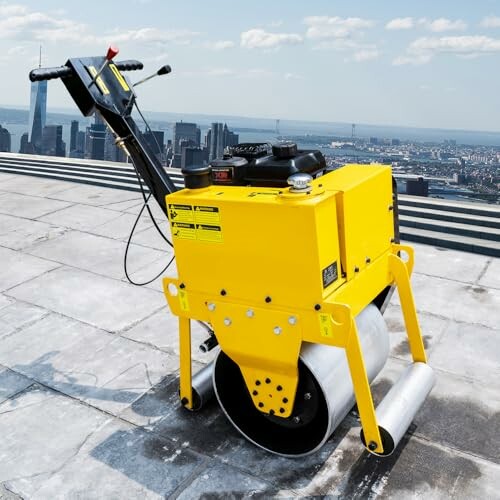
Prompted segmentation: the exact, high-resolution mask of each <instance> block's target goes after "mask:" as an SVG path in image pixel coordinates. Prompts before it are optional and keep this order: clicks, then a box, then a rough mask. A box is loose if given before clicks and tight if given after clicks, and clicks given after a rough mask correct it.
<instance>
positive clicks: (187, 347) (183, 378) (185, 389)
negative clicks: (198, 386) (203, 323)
mask: <svg viewBox="0 0 500 500" xmlns="http://www.w3.org/2000/svg"><path fill="white" fill-rule="evenodd" d="M179 351H180V356H179V358H180V367H179V371H180V391H179V392H180V398H181V403H182V404H183V406H185V407H186V408H187V409H189V410H192V409H193V387H192V378H191V320H190V319H189V318H183V317H182V316H179Z"/></svg>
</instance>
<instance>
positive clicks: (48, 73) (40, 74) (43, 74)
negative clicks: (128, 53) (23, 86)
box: [29, 60, 144, 82]
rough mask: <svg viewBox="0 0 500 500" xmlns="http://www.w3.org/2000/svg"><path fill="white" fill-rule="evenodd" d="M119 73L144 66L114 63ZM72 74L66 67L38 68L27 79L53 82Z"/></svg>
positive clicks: (131, 62)
mask: <svg viewBox="0 0 500 500" xmlns="http://www.w3.org/2000/svg"><path fill="white" fill-rule="evenodd" d="M115 66H116V67H117V68H118V69H119V70H120V71H135V70H138V69H142V68H143V67H144V65H143V64H142V63H141V62H140V61H134V60H129V61H120V62H117V63H115ZM72 74H73V70H72V69H71V68H69V67H68V66H57V67H55V68H38V69H33V70H31V71H30V74H29V78H30V81H32V82H39V81H42V80H53V79H54V78H67V77H68V76H71V75H72Z"/></svg>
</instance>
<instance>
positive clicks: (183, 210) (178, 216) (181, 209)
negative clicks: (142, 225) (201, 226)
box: [168, 203, 194, 222]
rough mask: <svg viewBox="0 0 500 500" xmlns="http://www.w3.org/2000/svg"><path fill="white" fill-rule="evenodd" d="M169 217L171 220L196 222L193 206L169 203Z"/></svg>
mask: <svg viewBox="0 0 500 500" xmlns="http://www.w3.org/2000/svg"><path fill="white" fill-rule="evenodd" d="M168 218H169V219H170V222H194V215H193V207H192V206H191V205H177V204H173V203H169V205H168Z"/></svg>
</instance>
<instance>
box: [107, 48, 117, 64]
mask: <svg viewBox="0 0 500 500" xmlns="http://www.w3.org/2000/svg"><path fill="white" fill-rule="evenodd" d="M118 52H120V51H119V49H118V47H115V46H114V45H110V46H109V49H108V53H107V54H106V59H107V60H108V61H111V59H113V57H115V56H116V54H118Z"/></svg>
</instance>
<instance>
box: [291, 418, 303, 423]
mask: <svg viewBox="0 0 500 500" xmlns="http://www.w3.org/2000/svg"><path fill="white" fill-rule="evenodd" d="M292 422H293V423H294V424H300V422H301V420H300V417H293V418H292Z"/></svg>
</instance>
